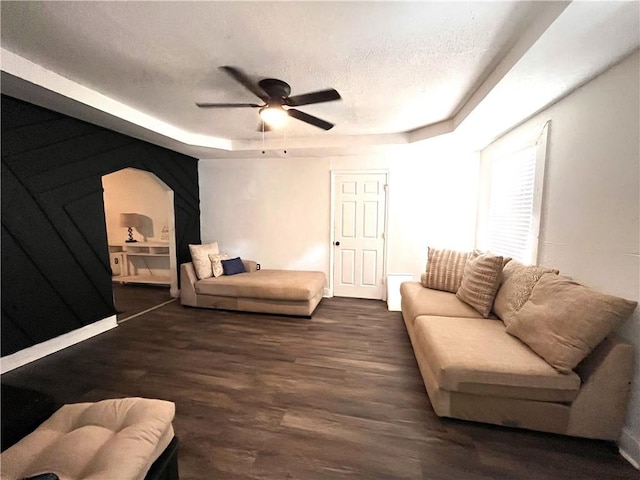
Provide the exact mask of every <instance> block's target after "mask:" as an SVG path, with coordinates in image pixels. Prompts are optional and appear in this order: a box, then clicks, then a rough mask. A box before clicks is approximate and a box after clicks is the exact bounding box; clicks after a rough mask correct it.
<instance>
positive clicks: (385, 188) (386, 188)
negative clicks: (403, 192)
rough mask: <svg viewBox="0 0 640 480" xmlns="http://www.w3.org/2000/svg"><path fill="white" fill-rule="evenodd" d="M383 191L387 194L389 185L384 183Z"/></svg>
mask: <svg viewBox="0 0 640 480" xmlns="http://www.w3.org/2000/svg"><path fill="white" fill-rule="evenodd" d="M384 191H385V192H388V191H389V184H388V183H385V184H384Z"/></svg>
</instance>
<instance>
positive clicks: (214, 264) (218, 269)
mask: <svg viewBox="0 0 640 480" xmlns="http://www.w3.org/2000/svg"><path fill="white" fill-rule="evenodd" d="M209 260H211V270H212V271H213V276H214V277H219V276H220V275H224V269H223V268H222V260H229V255H227V254H226V253H210V254H209Z"/></svg>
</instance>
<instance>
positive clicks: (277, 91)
mask: <svg viewBox="0 0 640 480" xmlns="http://www.w3.org/2000/svg"><path fill="white" fill-rule="evenodd" d="M220 70H222V71H224V72H225V73H227V74H228V75H229V76H230V77H231V78H233V79H234V80H236V81H237V82H238V83H240V84H242V85H243V86H244V87H245V88H246V89H247V90H249V91H250V92H251V93H253V94H254V95H255V96H257V97H258V98H259V99H260V100H262V101H263V102H264V104H263V105H259V104H257V103H197V102H196V105H197V106H198V107H200V108H236V107H248V108H259V109H260V111H259V114H260V118H261V119H262V120H263V127H262V129H264V130H268V126H272V127H277V126H279V125H281V124H282V123H284V121H285V120H286V119H287V117H293V118H295V119H297V120H300V121H303V122H305V123H308V124H309V125H313V126H314V127H318V128H321V129H323V130H330V129H331V128H332V127H333V126H334V125H333V123H329V122H327V121H326V120H322V119H321V118H318V117H314V116H313V115H309V114H308V113H304V112H301V111H300V110H296V109H295V108H288V107H300V106H302V105H311V104H313V103H323V102H331V101H334V100H340V98H341V97H340V94H339V93H338V92H337V91H336V90H335V89H333V88H330V89H327V90H319V91H317V92H310V93H304V94H302V95H294V96H293V97H290V96H289V94H290V93H291V87H290V86H289V84H288V83H286V82H283V81H282V80H278V79H276V78H264V79H262V80H260V81H259V82H258V83H257V84H256V83H255V82H253V81H252V80H251V79H250V78H249V77H248V76H247V75H246V74H245V73H244V72H243V71H242V70H240V69H238V68H235V67H228V66H224V67H220ZM285 107H287V108H285Z"/></svg>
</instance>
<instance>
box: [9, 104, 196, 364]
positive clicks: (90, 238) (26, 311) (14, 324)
mask: <svg viewBox="0 0 640 480" xmlns="http://www.w3.org/2000/svg"><path fill="white" fill-rule="evenodd" d="M1 98H2V117H1V121H2V199H1V200H2V248H1V251H2V264H1V269H2V287H1V288H2V330H1V335H2V356H5V355H9V354H11V353H14V352H16V351H19V350H22V349H24V348H26V347H30V346H32V345H35V344H37V343H40V342H43V341H45V340H49V339H51V338H54V337H57V336H59V335H62V334H64V333H67V332H70V331H72V330H75V329H78V328H80V327H83V326H85V325H89V324H91V323H93V322H96V321H98V320H102V319H104V318H107V317H109V316H111V315H114V314H115V313H116V310H115V307H114V304H113V292H112V287H111V270H110V266H109V252H108V246H107V231H106V225H105V218H104V203H103V197H102V176H103V175H105V174H108V173H112V172H115V171H118V170H121V169H123V168H126V167H135V168H139V169H141V170H147V171H149V172H152V173H154V174H155V175H156V176H157V177H158V178H160V179H161V180H162V181H163V182H165V183H166V184H167V185H168V186H169V187H170V188H171V189H173V191H174V202H175V215H176V222H175V224H176V246H177V257H178V258H177V261H178V265H179V264H180V263H183V262H186V261H189V259H190V258H191V257H190V255H189V247H188V244H189V243H199V242H200V205H199V190H198V160H197V159H195V158H192V157H188V156H186V155H182V154H179V153H176V152H173V151H170V150H167V149H165V148H161V147H158V146H156V145H152V144H149V143H146V142H143V141H141V140H136V139H134V138H131V137H128V136H126V135H122V134H120V133H116V132H113V131H110V130H107V129H105V128H101V127H98V126H96V125H92V124H89V123H86V122H83V121H80V120H77V119H75V118H71V117H68V116H66V115H62V114H59V113H56V112H53V111H50V110H47V109H44V108H40V107H37V106H35V105H32V104H29V103H26V102H23V101H20V100H16V99H14V98H11V97H8V96H5V95H3V96H2V97H1Z"/></svg>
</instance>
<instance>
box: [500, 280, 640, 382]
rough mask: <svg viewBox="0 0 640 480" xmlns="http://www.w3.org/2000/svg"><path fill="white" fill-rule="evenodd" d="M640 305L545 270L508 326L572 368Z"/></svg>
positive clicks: (561, 367)
mask: <svg viewBox="0 0 640 480" xmlns="http://www.w3.org/2000/svg"><path fill="white" fill-rule="evenodd" d="M637 305H638V303H637V302H632V301H629V300H625V299H623V298H618V297H614V296H612V295H606V294H604V293H600V292H597V291H595V290H592V289H590V288H587V287H585V286H583V285H580V284H578V283H576V282H573V281H571V280H569V279H568V278H566V277H563V276H560V275H555V274H553V273H545V274H544V275H543V276H542V277H541V278H540V280H539V281H538V283H536V285H535V286H534V287H533V290H532V292H531V296H530V297H529V300H528V301H527V302H526V303H525V304H524V305H523V307H522V308H521V309H520V310H519V311H518V312H517V313H516V314H515V315H514V317H513V319H512V321H511V323H509V325H508V326H507V328H506V330H507V333H510V334H511V335H513V336H515V337H517V338H519V339H520V340H521V341H522V342H524V343H526V344H527V345H528V346H529V347H530V348H531V349H532V350H533V351H534V352H536V353H537V354H538V355H540V356H541V357H542V358H544V359H545V360H546V361H547V362H548V363H549V364H550V365H551V366H553V367H554V368H555V369H556V370H558V371H559V372H561V373H570V372H571V371H572V370H573V369H574V368H575V367H576V366H577V365H578V364H579V363H580V362H581V361H582V360H583V359H584V358H585V357H586V356H587V355H589V353H590V352H591V351H592V350H593V349H594V348H595V347H597V346H598V344H599V343H600V342H602V341H603V340H604V339H605V337H606V336H607V335H609V333H611V331H612V330H613V329H614V328H616V327H617V326H618V325H620V324H621V323H622V322H624V321H625V320H626V319H627V318H628V317H629V316H631V314H632V313H633V311H634V310H635V308H636V306H637Z"/></svg>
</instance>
